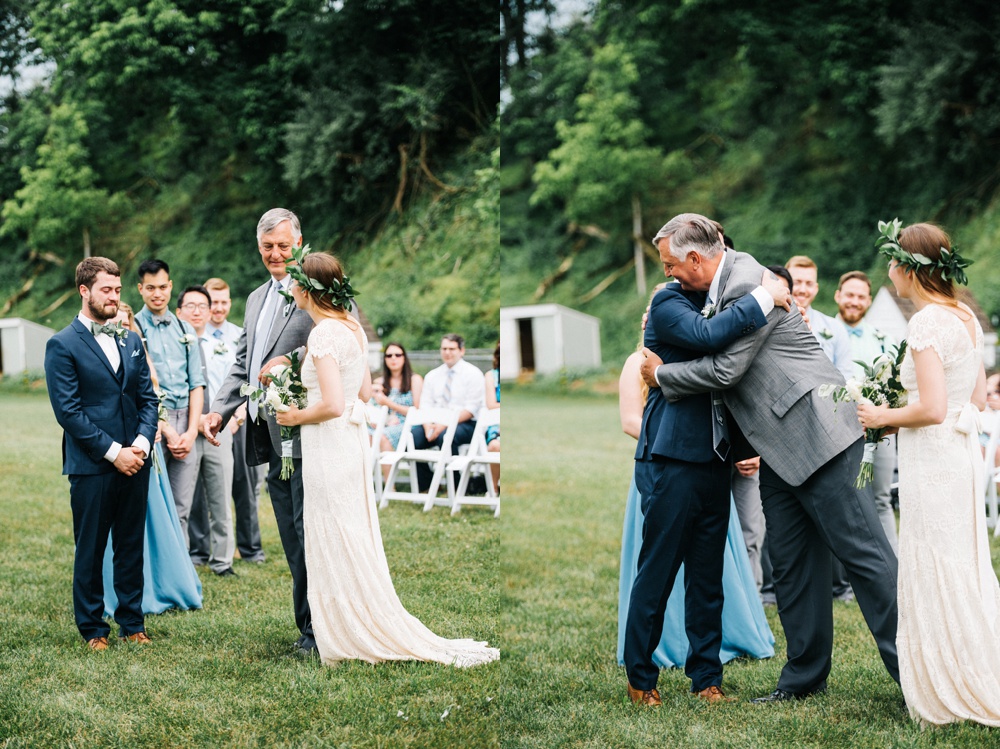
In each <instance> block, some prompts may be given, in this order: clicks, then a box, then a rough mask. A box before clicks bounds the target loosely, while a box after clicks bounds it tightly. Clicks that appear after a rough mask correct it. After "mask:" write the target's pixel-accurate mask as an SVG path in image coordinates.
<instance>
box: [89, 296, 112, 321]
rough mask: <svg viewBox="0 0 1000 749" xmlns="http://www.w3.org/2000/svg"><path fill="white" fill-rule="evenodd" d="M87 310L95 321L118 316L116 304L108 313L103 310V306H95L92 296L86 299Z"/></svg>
mask: <svg viewBox="0 0 1000 749" xmlns="http://www.w3.org/2000/svg"><path fill="white" fill-rule="evenodd" d="M87 311H88V312H90V317H91V319H93V320H96V321H97V322H100V323H104V322H107V321H108V320H110V319H111V318H113V317H117V316H118V305H117V304H116V305H115V311H114V312H112V313H111V314H110V315H109V314H108V313H107V312H105V311H104V309H103V308H100V307H95V306H94V302H93V297H91V298H90V299H88V300H87Z"/></svg>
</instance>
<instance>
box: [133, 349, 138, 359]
mask: <svg viewBox="0 0 1000 749" xmlns="http://www.w3.org/2000/svg"><path fill="white" fill-rule="evenodd" d="M138 355H139V349H136V350H135V351H133V352H132V358H133V359H134V358H135V357H137V356H138Z"/></svg>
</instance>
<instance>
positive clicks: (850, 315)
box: [840, 309, 867, 325]
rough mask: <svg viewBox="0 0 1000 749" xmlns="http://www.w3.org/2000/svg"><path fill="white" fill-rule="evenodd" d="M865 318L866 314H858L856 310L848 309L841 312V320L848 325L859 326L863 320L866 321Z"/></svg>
mask: <svg viewBox="0 0 1000 749" xmlns="http://www.w3.org/2000/svg"><path fill="white" fill-rule="evenodd" d="M866 311H867V310H866ZM864 316H865V313H864V312H856V311H854V310H847V309H842V310H840V319H841V320H843V321H844V322H846V323H847V324H848V325H857V324H858V323H859V322H861V320H862V319H864Z"/></svg>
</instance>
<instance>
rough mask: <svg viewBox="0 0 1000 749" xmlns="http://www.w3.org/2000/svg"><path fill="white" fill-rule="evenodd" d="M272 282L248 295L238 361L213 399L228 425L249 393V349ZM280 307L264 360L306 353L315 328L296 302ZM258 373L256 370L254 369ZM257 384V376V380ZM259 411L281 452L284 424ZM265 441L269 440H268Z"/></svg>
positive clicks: (297, 448)
mask: <svg viewBox="0 0 1000 749" xmlns="http://www.w3.org/2000/svg"><path fill="white" fill-rule="evenodd" d="M270 284H271V279H270V278H268V279H267V281H266V282H264V283H263V284H262V285H261V286H259V287H257V288H256V289H255V290H254V291H253V292H251V294H250V296H249V297H248V298H247V306H246V317H245V318H244V324H243V333H242V335H240V343H239V345H238V346H237V348H236V361H235V362H234V363H233V366H232V367H230V369H229V374H227V375H226V379H225V380H223V382H222V387H221V388H219V392H218V394H216V396H215V400H214V401H212V411H214V412H215V413H218V414H222V423H223V425H225V423H226V422H227V421H229V419H230V417H231V416H232V415H233V412H234V411H236V409H237V408H239V406H240V404H241V403H243V402H244V401H245V400H246V399H247V397H246V396H245V395H240V387H241V386H242V385H243V384H244V383H245V382H247V381H248V380H249V376H250V373H248V372H247V367H248V366H249V365H250V362H249V361H248V360H249V358H250V352H251V351H253V345H254V333H255V332H256V330H257V319H258V318H259V317H260V312H261V307H263V305H264V297H265V295H266V294H267V287H268V286H269V285H270ZM279 303H280V304H281V307H280V308H279V311H278V316H277V317H276V318H274V325H273V326H272V327H271V334H270V335H269V336H268V339H267V343H266V345H265V347H264V356H263V359H262V360H261V361H262V363H265V364H266V363H267V362H268V360H270V359H272V358H273V357H275V356H281V355H283V354H288V353H290V352H292V351H295V350H296V349H299V353H300V354H301V353H303V351H304V350H305V345H306V343H307V341H308V340H309V332H310V331H311V330H312V329H313V321H312V318H311V317H309V315H308V314H307V313H306V312H303V311H302V310H300V309H299V308H298V307H296V306H295V303H294V302H288V303H287V304H285V302H284V300H283V299H280V300H279ZM254 374H255V375H256V372H255V373H254ZM254 384H256V380H255V381H254ZM259 413H260V414H264V419H265V421H266V423H267V431H268V433H269V434H270V436H271V444H272V445H273V446H274V450H275V452H277V453H278V454H279V455H280V454H281V431H280V430H281V427H280V426H279V425H278V423H277V422H276V421H275V420H274V417H273V416H271V415H270V414H268V413H267V412H266V409H263V408H262V409H261V410H260V411H259ZM265 444H266V443H265ZM293 457H296V458H300V457H302V452H301V447H300V445H299V440H298V438H296V439H295V446H294V450H293Z"/></svg>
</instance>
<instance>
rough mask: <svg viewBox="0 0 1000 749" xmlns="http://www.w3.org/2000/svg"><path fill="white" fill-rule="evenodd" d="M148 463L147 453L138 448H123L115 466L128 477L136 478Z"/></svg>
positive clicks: (119, 452)
mask: <svg viewBox="0 0 1000 749" xmlns="http://www.w3.org/2000/svg"><path fill="white" fill-rule="evenodd" d="M145 463H146V453H144V452H143V451H142V450H140V449H139V448H138V447H122V449H121V450H119V451H118V457H117V458H115V462H114V466H115V468H117V469H118V471H119V472H120V473H123V474H125V475H126V476H135V474H137V473H138V472H139V471H140V470H142V467H143V465H145Z"/></svg>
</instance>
